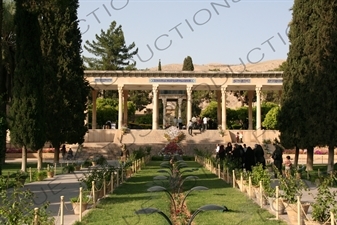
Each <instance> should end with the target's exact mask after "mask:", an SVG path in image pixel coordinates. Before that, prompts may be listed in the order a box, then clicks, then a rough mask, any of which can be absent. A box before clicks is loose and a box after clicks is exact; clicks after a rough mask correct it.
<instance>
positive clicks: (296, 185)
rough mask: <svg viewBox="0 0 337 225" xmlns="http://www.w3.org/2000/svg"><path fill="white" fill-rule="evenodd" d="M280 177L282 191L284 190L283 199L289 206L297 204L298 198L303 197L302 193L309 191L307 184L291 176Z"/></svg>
mask: <svg viewBox="0 0 337 225" xmlns="http://www.w3.org/2000/svg"><path fill="white" fill-rule="evenodd" d="M278 177H280V189H281V190H282V193H281V197H282V198H283V200H284V201H286V202H288V203H289V204H294V203H296V202H297V196H302V191H304V190H306V189H307V186H306V185H305V183H304V182H303V181H302V180H301V179H298V178H296V176H293V175H292V174H289V176H281V175H278Z"/></svg>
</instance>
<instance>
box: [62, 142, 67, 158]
mask: <svg viewBox="0 0 337 225" xmlns="http://www.w3.org/2000/svg"><path fill="white" fill-rule="evenodd" d="M61 153H62V159H65V156H66V153H67V150H66V145H62V149H61Z"/></svg>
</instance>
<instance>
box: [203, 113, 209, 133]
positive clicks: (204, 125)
mask: <svg viewBox="0 0 337 225" xmlns="http://www.w3.org/2000/svg"><path fill="white" fill-rule="evenodd" d="M202 122H203V131H206V130H207V123H208V119H207V117H206V116H205V117H204V118H203V119H202Z"/></svg>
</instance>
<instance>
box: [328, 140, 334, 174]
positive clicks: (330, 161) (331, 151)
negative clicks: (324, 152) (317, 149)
mask: <svg viewBox="0 0 337 225" xmlns="http://www.w3.org/2000/svg"><path fill="white" fill-rule="evenodd" d="M334 162H335V148H334V146H329V156H328V173H330V172H333V171H334V169H333V166H334Z"/></svg>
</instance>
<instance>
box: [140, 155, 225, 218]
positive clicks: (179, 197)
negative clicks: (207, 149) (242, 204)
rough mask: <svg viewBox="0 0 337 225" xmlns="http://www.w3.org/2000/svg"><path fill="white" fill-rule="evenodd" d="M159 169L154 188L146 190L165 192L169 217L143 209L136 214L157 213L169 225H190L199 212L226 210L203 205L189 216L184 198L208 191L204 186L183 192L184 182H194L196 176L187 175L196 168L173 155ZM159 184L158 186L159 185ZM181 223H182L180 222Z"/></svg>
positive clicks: (216, 206) (165, 159)
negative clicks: (168, 206) (193, 192)
mask: <svg viewBox="0 0 337 225" xmlns="http://www.w3.org/2000/svg"><path fill="white" fill-rule="evenodd" d="M160 167H161V169H159V170H158V173H159V174H160V175H158V176H155V177H154V178H153V180H154V184H155V185H154V186H152V187H150V188H148V189H147V191H148V192H165V193H166V194H167V196H168V197H169V198H170V203H171V205H170V206H171V207H170V215H166V214H165V213H164V212H163V211H162V210H161V209H157V208H143V209H140V210H137V211H136V213H137V214H153V213H154V212H156V213H159V214H160V215H161V216H163V217H164V219H166V221H167V222H168V223H169V224H178V223H182V224H192V221H193V219H194V218H195V216H196V215H197V214H198V213H199V212H203V211H210V210H220V211H226V210H227V208H225V207H223V206H218V205H213V204H209V205H204V206H201V207H200V208H198V209H197V210H195V211H194V213H193V214H192V215H191V213H190V211H189V209H188V207H187V205H186V204H185V203H186V198H187V197H188V196H189V194H190V193H191V192H192V191H202V190H208V188H207V187H205V186H194V187H192V188H190V189H189V190H184V185H183V184H184V182H186V181H191V180H192V181H193V180H194V181H195V180H197V179H198V177H197V176H194V175H188V174H189V173H193V172H194V171H196V170H198V168H188V165H187V163H186V162H185V161H183V160H182V157H181V156H179V155H173V156H171V157H169V158H167V157H164V162H162V163H161V164H160ZM157 184H158V185H157ZM159 184H160V185H159ZM182 221H183V222H182Z"/></svg>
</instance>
